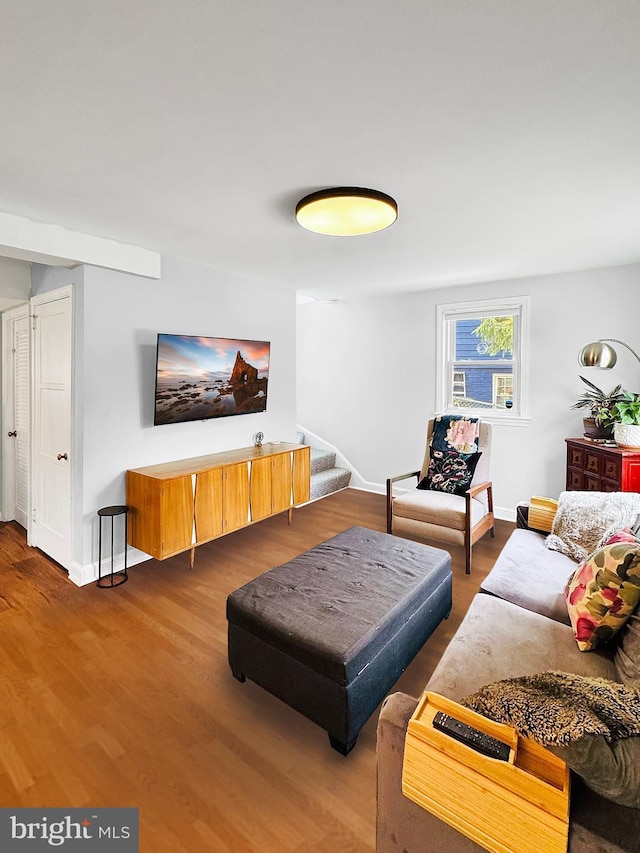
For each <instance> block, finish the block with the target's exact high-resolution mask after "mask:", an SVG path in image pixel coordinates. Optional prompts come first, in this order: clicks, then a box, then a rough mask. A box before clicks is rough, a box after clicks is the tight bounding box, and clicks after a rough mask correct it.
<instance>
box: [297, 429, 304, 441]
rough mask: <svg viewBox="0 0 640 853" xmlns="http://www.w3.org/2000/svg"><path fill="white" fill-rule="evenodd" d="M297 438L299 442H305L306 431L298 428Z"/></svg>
mask: <svg viewBox="0 0 640 853" xmlns="http://www.w3.org/2000/svg"><path fill="white" fill-rule="evenodd" d="M296 440H297V442H298V444H304V433H303V432H302V430H298V431H297V432H296Z"/></svg>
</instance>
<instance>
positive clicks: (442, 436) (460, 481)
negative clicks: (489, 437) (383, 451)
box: [417, 415, 482, 495]
mask: <svg viewBox="0 0 640 853" xmlns="http://www.w3.org/2000/svg"><path fill="white" fill-rule="evenodd" d="M479 435H480V421H479V420H478V418H469V417H465V416H463V415H440V416H438V417H437V418H436V419H435V420H434V422H433V434H432V436H431V445H430V447H429V467H428V469H427V471H426V475H425V476H424V477H423V478H422V480H420V482H419V483H418V486H417V488H418V489H431V490H433V491H436V492H448V493H449V494H451V495H464V493H465V492H466V491H467V489H468V488H469V486H470V485H471V481H472V479H473V474H474V472H475V470H476V466H477V464H478V459H479V458H480V456H481V455H482V454H481V453H479V452H478V438H479Z"/></svg>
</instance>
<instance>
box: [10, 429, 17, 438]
mask: <svg viewBox="0 0 640 853" xmlns="http://www.w3.org/2000/svg"><path fill="white" fill-rule="evenodd" d="M7 435H8V436H9V438H15V437H16V436H17V435H18V430H17V429H14V430H12V431H11V432H8V433H7Z"/></svg>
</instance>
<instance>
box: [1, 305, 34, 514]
mask: <svg viewBox="0 0 640 853" xmlns="http://www.w3.org/2000/svg"><path fill="white" fill-rule="evenodd" d="M29 327H30V322H29V307H28V305H22V306H20V307H19V308H15V309H12V310H11V311H6V312H5V313H4V314H3V323H2V334H3V339H4V347H3V367H4V370H3V389H4V390H3V399H4V417H3V428H4V431H5V435H4V436H3V438H4V445H3V446H4V461H5V465H4V511H3V515H4V519H5V521H12V520H14V519H15V521H17V522H18V523H19V524H21V525H22V526H23V527H25V528H26V527H27V523H28V512H29V451H30V445H29V442H30V435H29V430H30V399H29V371H30V355H29V347H30V339H29Z"/></svg>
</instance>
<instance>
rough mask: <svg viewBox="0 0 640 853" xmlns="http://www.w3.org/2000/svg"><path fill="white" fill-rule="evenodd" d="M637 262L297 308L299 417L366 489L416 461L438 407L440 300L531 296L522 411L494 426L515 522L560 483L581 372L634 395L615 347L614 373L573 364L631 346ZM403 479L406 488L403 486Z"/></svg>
mask: <svg viewBox="0 0 640 853" xmlns="http://www.w3.org/2000/svg"><path fill="white" fill-rule="evenodd" d="M639 286H640V265H634V266H627V267H616V268H612V269H603V270H591V271H587V272H575V273H567V274H562V275H553V276H540V277H535V278H527V279H519V280H514V281H502V282H493V283H484V284H476V285H466V286H462V287H455V288H446V289H440V290H426V291H422V292H419V293H411V294H404V295H400V296H390V297H378V298H370V299H361V300H352V301H347V302H339V303H337V304H326V303H303V304H301V305H299V306H298V312H297V313H298V343H297V368H298V395H297V397H298V421H299V423H300V424H302V425H303V426H304V427H306V428H307V429H309V430H311V431H312V432H314V433H316V434H317V435H319V436H321V437H322V438H323V439H325V440H327V441H329V442H330V443H332V444H334V445H335V446H336V447H338V448H339V449H340V451H341V452H342V453H343V454H344V455H345V456H346V457H347V459H348V460H349V461H350V462H351V463H352V464H353V465H354V467H355V468H356V469H357V470H358V471H359V473H360V474H361V475H362V476H363V478H364V479H365V480H366V481H369V482H370V483H371V484H372V487H373V488H374V489H378V490H382V489H383V485H384V482H385V480H386V478H387V477H388V476H392V475H394V474H400V473H404V472H405V471H410V470H412V469H414V468H419V467H420V465H421V463H422V458H423V454H424V443H425V431H426V422H427V419H428V418H429V417H430V416H431V415H432V414H433V413H434V412H435V390H436V306H437V305H439V304H441V303H450V302H455V301H457V300H459V301H466V300H470V299H491V298H495V297H500V296H521V295H529V296H530V297H531V303H530V305H531V318H530V319H531V350H530V362H531V367H530V415H531V419H530V422H529V423H528V425H526V426H506V425H499V426H496V427H494V440H493V467H492V479H493V482H494V498H495V503H496V508H497V512H498V514H499V515H502V517H512V516H513V512H514V509H515V506H516V504H517V503H518V502H519V501H520V500H523V499H526V498H528V497H529V496H530V495H532V494H548V495H557V494H558V493H559V492H560V491H561V490H562V489H564V484H565V443H564V439H565V438H567V437H571V436H580V435H582V415H581V413H580V412H573V411H571V410H570V407H571V405H572V404H573V402H574V401H575V399H576V396H577V394H578V393H579V392H580V391H581V388H582V387H583V385H582V382H580V379H579V375H580V373H581V372H583V373H584V375H586V376H587V377H588V378H590V379H591V381H593V382H595V384H596V385H599V386H600V387H603V388H604V390H606V391H608V390H610V388H612V387H613V386H614V385H615V384H617V382H622V383H623V386H625V387H627V388H630V389H631V390H635V391H640V363H639V362H638V361H636V359H635V358H634V357H633V356H632V355H631V353H629V352H628V351H627V350H625V349H624V347H618V349H617V351H618V364H617V365H616V368H615V369H614V370H612V371H594V370H586V372H585V369H584V368H580V367H579V365H578V361H577V355H578V352H579V351H580V349H581V348H582V346H583V345H584V344H585V343H587V342H589V341H591V340H596V339H597V338H599V337H614V338H620V339H621V340H623V341H626V342H627V343H628V344H629V345H630V346H632V347H633V348H634V349H636V350H637V348H638V346H639V345H640V334H638V331H637V329H638V325H637V311H636V307H637V304H638V299H637V293H638V291H639ZM410 482H411V481H408V483H407V485H410Z"/></svg>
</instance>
